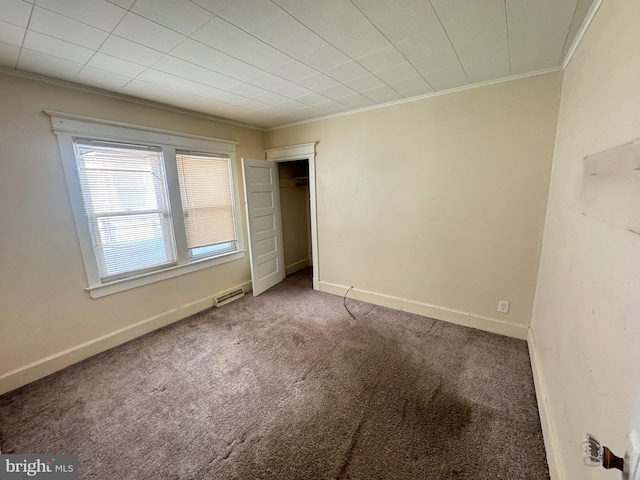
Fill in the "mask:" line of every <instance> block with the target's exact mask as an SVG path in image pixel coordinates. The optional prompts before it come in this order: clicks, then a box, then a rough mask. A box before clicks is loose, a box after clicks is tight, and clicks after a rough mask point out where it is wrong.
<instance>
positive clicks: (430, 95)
mask: <svg viewBox="0 0 640 480" xmlns="http://www.w3.org/2000/svg"><path fill="white" fill-rule="evenodd" d="M561 70H563V67H561V66H560V67H553V68H546V69H544V70H536V71H535V72H528V73H521V74H519V75H510V76H508V77H502V78H498V79H495V80H487V81H486V82H480V83H473V84H470V85H464V86H462V87H456V88H450V89H448V90H441V91H439V92H433V93H427V94H425V95H420V96H418V97H411V98H403V99H402V100H394V101H392V102H387V103H381V104H379V105H371V106H370V107H364V108H357V109H355V110H349V111H347V112H340V113H333V114H330V115H323V116H322V117H314V118H311V119H309V120H300V121H298V122H293V123H286V124H284V125H278V126H275V127H268V128H266V129H265V130H266V131H268V132H270V131H273V130H280V129H281V128H287V127H295V126H297V125H304V124H306V123H311V122H318V121H320V120H329V119H330V118H337V117H344V116H347V115H354V114H356V113H362V112H368V111H370V110H377V109H379V108H387V107H393V106H395V105H402V104H403V103H411V102H417V101H420V100H424V99H426V98H433V97H439V96H441V95H449V94H451V93H457V92H463V91H465V90H473V89H475V88H481V87H487V86H489V85H496V84H499V83H506V82H512V81H515V80H521V79H523V78H529V77H536V76H538V75H546V74H547V73H553V72H559V71H561Z"/></svg>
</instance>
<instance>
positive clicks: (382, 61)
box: [357, 46, 407, 72]
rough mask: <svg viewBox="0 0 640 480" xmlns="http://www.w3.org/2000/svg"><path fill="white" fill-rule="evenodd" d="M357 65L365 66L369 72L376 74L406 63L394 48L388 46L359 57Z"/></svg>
mask: <svg viewBox="0 0 640 480" xmlns="http://www.w3.org/2000/svg"><path fill="white" fill-rule="evenodd" d="M357 60H358V63H360V64H362V65H363V66H365V67H366V68H367V69H369V70H370V71H371V72H377V71H379V70H384V69H386V68H390V67H393V66H395V65H399V64H401V63H404V62H406V61H407V60H406V58H405V57H404V55H402V53H400V52H399V51H398V49H397V48H396V47H394V46H388V47H385V48H383V49H382V50H378V51H376V52H372V53H369V54H367V55H365V56H363V57H359V58H358V59H357Z"/></svg>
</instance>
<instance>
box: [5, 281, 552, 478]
mask: <svg viewBox="0 0 640 480" xmlns="http://www.w3.org/2000/svg"><path fill="white" fill-rule="evenodd" d="M347 302H348V305H349V307H350V309H351V310H352V311H353V312H354V314H355V316H356V318H357V320H353V319H352V318H351V317H350V316H349V314H348V313H347V312H346V311H345V309H344V307H343V305H342V298H340V297H336V296H332V295H328V294H323V293H320V292H315V291H313V290H312V289H311V278H310V275H309V272H308V271H304V272H301V273H298V274H295V275H292V276H290V277H288V278H287V280H285V281H284V282H283V283H281V284H280V285H278V286H276V287H274V288H273V289H271V290H270V291H268V292H267V293H265V294H263V295H261V296H259V297H255V298H254V297H252V296H247V297H245V298H243V299H241V300H239V301H236V302H233V303H231V304H229V305H227V306H225V307H222V308H220V309H215V308H214V309H210V310H207V311H205V312H201V313H199V314H197V315H194V316H193V317H190V318H188V319H186V320H183V321H181V322H178V323H176V324H173V325H171V326H168V327H166V328H163V329H161V330H158V331H156V332H153V333H151V334H148V335H146V336H144V337H142V338H139V339H137V340H134V341H132V342H129V343H127V344H125V345H122V346H120V347H117V348H115V349H113V350H110V351H108V352H105V353H102V354H100V355H97V356H95V357H93V358H90V359H88V360H85V361H84V362H81V363H79V364H77V365H74V366H71V367H69V368H67V369H65V370H63V371H61V372H58V373H56V374H54V375H51V376H49V377H47V378H45V379H42V380H39V381H37V382H35V383H32V384H30V385H27V386H25V387H23V388H21V389H19V390H16V391H14V392H11V393H8V394H6V395H4V396H2V397H0V441H1V448H2V453H57V454H61V453H77V454H79V455H80V478H82V479H92V478H96V479H136V480H140V479H154V480H155V479H216V480H222V479H242V480H245V479H246V480H252V479H278V480H293V479H297V480H299V479H314V480H315V479H336V480H337V479H363V480H365V479H366V480H374V479H393V480H402V479H409V480H411V479H421V480H422V479H443V480H444V479H469V480H471V479H473V480H485V479H486V480H496V479H508V480H517V479H526V480H539V479H548V478H549V474H548V470H547V466H546V460H545V454H544V446H543V441H542V434H541V430H540V423H539V419H538V411H537V408H536V402H535V393H534V389H533V380H532V376H531V367H530V363H529V357H528V353H527V346H526V343H525V342H524V341H521V340H514V339H510V338H506V337H502V336H498V335H493V334H489V333H484V332H480V331H476V330H472V329H468V328H464V327H460V326H457V325H452V324H448V323H444V322H440V321H436V320H431V319H428V318H424V317H419V316H416V315H411V314H407V313H404V312H398V311H394V310H390V309H386V308H382V307H374V306H373V305H369V304H366V303H362V302H357V301H354V300H347Z"/></svg>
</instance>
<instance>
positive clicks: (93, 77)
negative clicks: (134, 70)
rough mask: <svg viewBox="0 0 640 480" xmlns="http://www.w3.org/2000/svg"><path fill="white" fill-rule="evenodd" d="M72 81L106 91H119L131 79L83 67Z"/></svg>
mask: <svg viewBox="0 0 640 480" xmlns="http://www.w3.org/2000/svg"><path fill="white" fill-rule="evenodd" d="M74 80H75V81H76V82H80V83H85V84H87V85H93V86H98V87H100V88H104V89H107V90H113V89H116V90H119V89H120V88H122V87H124V86H125V85H126V84H127V83H129V82H130V81H131V77H127V76H124V75H119V74H117V73H113V72H110V71H107V70H102V69H99V68H94V67H89V66H86V65H85V66H84V67H83V68H82V70H80V72H79V73H78V74H77V75H76V76H75V78H74Z"/></svg>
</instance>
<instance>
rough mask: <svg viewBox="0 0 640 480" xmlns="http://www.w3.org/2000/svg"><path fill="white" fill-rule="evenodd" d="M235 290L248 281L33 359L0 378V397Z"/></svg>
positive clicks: (184, 314) (162, 325)
mask: <svg viewBox="0 0 640 480" xmlns="http://www.w3.org/2000/svg"><path fill="white" fill-rule="evenodd" d="M239 287H242V288H244V290H245V292H247V291H250V290H251V281H248V282H244V283H241V284H240V285H235V286H233V287H231V288H227V289H225V290H224V291H221V292H217V293H215V294H213V295H211V296H208V297H205V298H202V299H200V300H196V301H195V302H191V303H188V304H186V305H183V306H181V307H178V308H175V309H173V310H168V311H166V312H163V313H161V314H159V315H156V316H154V317H151V318H147V319H146V320H142V321H140V322H137V323H134V324H133V325H129V326H127V327H124V328H121V329H119V330H116V331H114V332H111V333H108V334H106V335H103V336H101V337H98V338H94V339H92V340H89V341H88V342H85V343H82V344H80V345H76V346H75V347H71V348H69V349H67V350H63V351H62V352H58V353H55V354H53V355H50V356H48V357H45V358H42V359H40V360H36V361H35V362H32V363H30V364H28V365H25V366H23V367H20V368H17V369H15V370H12V371H10V372H7V373H5V374H3V375H0V395H1V394H3V393H6V392H9V391H11V390H15V389H16V388H18V387H21V386H23V385H26V384H27V383H30V382H33V381H35V380H38V379H39V378H42V377H46V376H47V375H50V374H52V373H54V372H57V371H58V370H62V369H63V368H65V367H68V366H69V365H72V364H74V363H77V362H79V361H81V360H84V359H85V358H89V357H91V356H93V355H96V354H98V353H100V352H104V351H105V350H109V349H111V348H113V347H116V346H118V345H121V344H123V343H125V342H128V341H129V340H133V339H134V338H137V337H140V336H142V335H144V334H146V333H149V332H152V331H153V330H157V329H158V328H160V327H164V326H165V325H169V324H170V323H173V322H177V321H178V320H182V319H183V318H186V317H188V316H189V315H193V314H194V313H198V312H200V311H202V310H205V309H207V308H210V307H212V306H213V299H214V297H216V296H218V295H220V294H222V293H224V292H227V291H229V290H233V289H236V288H239Z"/></svg>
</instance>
